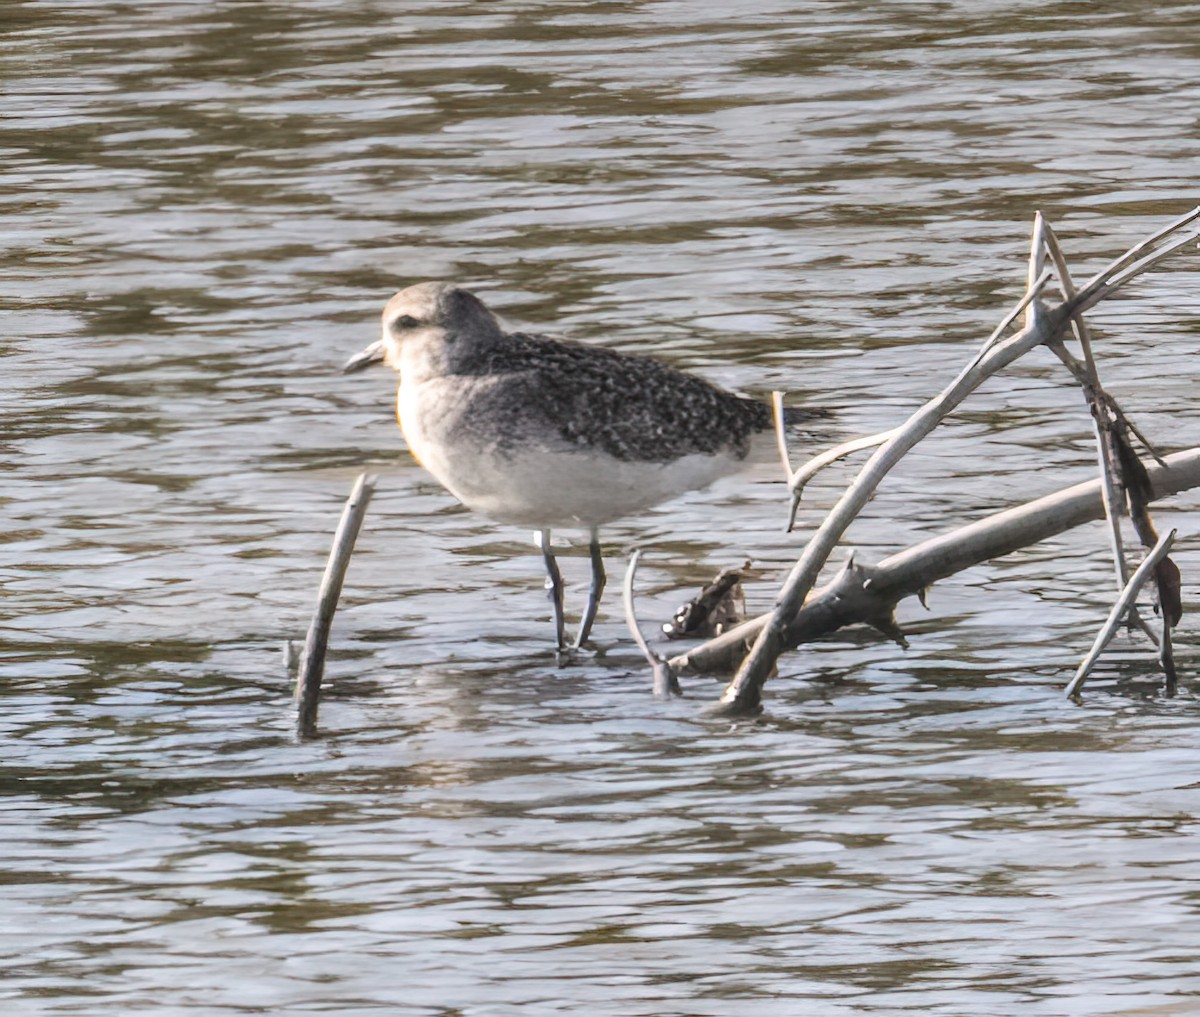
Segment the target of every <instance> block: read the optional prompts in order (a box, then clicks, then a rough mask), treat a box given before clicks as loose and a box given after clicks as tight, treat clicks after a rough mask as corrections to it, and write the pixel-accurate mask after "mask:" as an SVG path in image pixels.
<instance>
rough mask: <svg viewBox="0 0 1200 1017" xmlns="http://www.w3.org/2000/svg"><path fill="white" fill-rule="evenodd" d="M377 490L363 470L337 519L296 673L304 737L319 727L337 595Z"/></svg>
mask: <svg viewBox="0 0 1200 1017" xmlns="http://www.w3.org/2000/svg"><path fill="white" fill-rule="evenodd" d="M374 493H375V478H374V477H370V476H368V475H367V474H365V473H364V474H362V475H361V476H360V477H359V478H358V480H357V481H356V482H355V484H354V488H353V489H352V490H351V492H350V497H349V498H347V499H346V506H345V508H343V509H342V518H341V520H340V521H339V522H338V528H337V532H336V534H335V535H334V538H333V548H332V549H331V550H330V552H329V561H328V562H327V563H326V565H325V574H324V575H323V576H322V577H321V588H320V590H319V591H318V593H317V609H316V611H315V612H314V613H313V618H312V622H311V623H310V625H309V626H308V637H307V638H306V639H305V641H304V655H303V656H302V657H301V658H300V669H299V672H298V673H297V675H296V693H295V698H296V733H297V734H298V735H299V736H300V737H302V738H308V737H311V736H312V735H314V734H315V733H316V729H317V704H318V702H319V701H320V698H321V678H322V677H323V676H324V674H325V652H326V650H327V649H328V647H329V630H330V627H331V626H332V625H333V615H334V612H335V611H336V610H337V604H338V598H339V597H340V596H341V595H342V582H343V580H345V578H346V568H347V566H349V564H350V555H351V553H352V552H353V551H354V542H355V541H356V540H357V539H358V531H359V530H360V529H361V528H362V521H363V517H364V516H365V515H366V512H367V505H368V504H370V501H371V495H372V494H374Z"/></svg>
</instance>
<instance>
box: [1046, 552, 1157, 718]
mask: <svg viewBox="0 0 1200 1017" xmlns="http://www.w3.org/2000/svg"><path fill="white" fill-rule="evenodd" d="M1176 532H1177V531H1176V530H1172V531H1171V532H1170V533H1164V534H1163V535H1162V536H1161V537H1159V539H1158V543H1157V544H1155V545H1154V547H1153V548H1152V549H1151V551H1150V553H1149V554H1148V555H1146V558H1145V560H1144V561H1143V562H1142V563H1141V564H1140V565H1139V566H1138V567H1137V568H1136V569H1135V570H1134V573H1133V575H1131V576H1130V577H1129V582H1128V583H1126V584H1125V589H1123V590H1122V591H1121V596H1119V597H1118V598H1117V602H1116V603H1115V604H1114V605H1113V608H1112V610H1111V611H1109V613H1108V618H1107V619H1106V620H1105V622H1104V626H1103V627H1102V628H1101V629H1100V631H1099V632H1098V633H1097V634H1096V641H1095V642H1094V643H1092V648H1091V649H1090V650H1089V651H1088V653H1087V656H1086V657H1084V658H1083V661H1082V662H1081V663H1080V665H1079V669H1078V670H1077V671H1076V672H1075V677H1074V678H1072V679H1071V682H1070V684H1069V685H1068V686H1067V689H1066V694H1067V695H1068V696H1077V695H1078V694H1079V690H1080V689H1082V688H1083V683H1084V682H1085V681H1087V676H1088V675H1089V674H1090V673H1091V670H1092V668H1093V667H1094V666H1095V664H1096V661H1097V660H1098V659H1099V657H1100V654H1101V653H1103V652H1104V648H1105V647H1106V646H1107V645H1108V644H1109V641H1110V640H1111V639H1112V637H1113V636H1114V635H1115V634H1116V631H1117V629H1119V628H1120V627H1121V622H1122V621H1123V620H1124V618H1125V616H1126V614H1128V612H1129V609H1130V608H1131V607H1132V606H1133V603H1134V601H1135V600H1137V595H1138V593H1139V592H1140V591H1141V589H1142V586H1143V584H1144V583H1145V582H1146V580H1147V579H1149V578H1150V576H1151V575H1152V574H1153V572H1154V570H1155V568H1157V566H1158V563H1159V562H1160V561H1162V560H1163V559H1164V558H1165V557H1166V556H1167V552H1168V551H1170V550H1171V545H1172V544H1173V543H1175V534H1176ZM1163 622H1164V625H1169V623H1168V622H1167V619H1166V618H1165V617H1164V619H1163Z"/></svg>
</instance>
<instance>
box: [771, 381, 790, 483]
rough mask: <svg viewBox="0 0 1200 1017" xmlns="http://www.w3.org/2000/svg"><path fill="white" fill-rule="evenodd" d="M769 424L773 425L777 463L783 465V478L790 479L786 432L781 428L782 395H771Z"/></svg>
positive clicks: (780, 393)
mask: <svg viewBox="0 0 1200 1017" xmlns="http://www.w3.org/2000/svg"><path fill="white" fill-rule="evenodd" d="M771 422H772V423H773V424H774V425H775V447H776V448H777V449H779V461H780V462H781V463H783V476H784V478H785V479H791V476H792V457H791V456H790V455H789V454H788V440H787V431H786V429H785V428H784V426H783V393H782V392H772V393H771Z"/></svg>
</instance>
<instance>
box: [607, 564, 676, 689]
mask: <svg viewBox="0 0 1200 1017" xmlns="http://www.w3.org/2000/svg"><path fill="white" fill-rule="evenodd" d="M641 557H642V549H641V548H640V547H639V548H638V549H637V550H635V551H634V552H633V557H631V558H630V559H629V566H628V568H626V569H625V585H624V586H623V588H622V593H623V595H624V596H623V599H624V601H625V624H626V625H628V626H629V634H630V635H631V636H633V641H634V642H635V643H637V647H638V649H639V650H641V651H642V656H644V657H645V658H646V661H647V662H648V663H649V665H650V669H651V671H652V672H653V674H654V697H655V698H656V699H668V698H670V697H671V696H672V695H676V696H679V695H683V690H682V689H681V688H680V687H679V679H678V678H677V677H676V675H675V672H674V671H672V670H671V668H670V667H669V666H668V664H667V660H666V658H665V657H663V656H662V655H661V654H658V653H655V652H654V651H653V650H652V649H650V644H649V643H647V642H646V637H645V636H643V635H642V630H641V627H640V626H639V625H638V620H637V611H636V610H634V606H633V580H634V577H635V576H636V575H637V567H638V561H639V560H640V559H641Z"/></svg>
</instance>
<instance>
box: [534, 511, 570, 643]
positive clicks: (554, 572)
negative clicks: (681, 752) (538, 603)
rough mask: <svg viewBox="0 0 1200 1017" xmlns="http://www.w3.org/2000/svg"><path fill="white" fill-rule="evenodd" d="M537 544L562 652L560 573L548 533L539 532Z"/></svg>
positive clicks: (547, 531) (561, 585) (562, 629)
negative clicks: (544, 569) (543, 563)
mask: <svg viewBox="0 0 1200 1017" xmlns="http://www.w3.org/2000/svg"><path fill="white" fill-rule="evenodd" d="M537 543H538V547H540V548H541V549H542V561H543V562H545V563H546V589H547V590H549V591H550V602H551V603H552V604H553V605H554V635H555V637H556V638H557V640H558V642H557V648H558V649H559V650H563V649H565V648H566V642H567V641H566V635H565V626H564V625H563V581H562V573H561V572H559V571H558V562H556V561H555V560H554V552H553V551H551V550H550V531H549V530H539V531H538V535H537Z"/></svg>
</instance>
